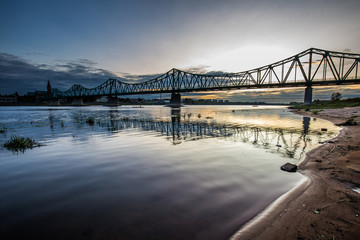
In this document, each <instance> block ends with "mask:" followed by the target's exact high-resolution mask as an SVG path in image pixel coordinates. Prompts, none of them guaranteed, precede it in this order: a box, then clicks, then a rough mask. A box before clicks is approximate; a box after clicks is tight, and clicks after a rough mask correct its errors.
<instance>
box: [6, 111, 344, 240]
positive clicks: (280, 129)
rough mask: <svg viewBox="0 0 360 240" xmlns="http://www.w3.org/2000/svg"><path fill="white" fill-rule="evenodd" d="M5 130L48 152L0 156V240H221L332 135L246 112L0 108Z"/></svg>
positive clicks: (277, 114) (281, 189) (280, 115)
mask: <svg viewBox="0 0 360 240" xmlns="http://www.w3.org/2000/svg"><path fill="white" fill-rule="evenodd" d="M88 117H93V118H94V119H95V123H94V125H91V124H88V123H86V119H87V118H88ZM321 128H327V131H321ZM0 129H2V131H1V133H0V144H1V145H3V143H4V142H5V141H6V140H8V139H9V137H10V136H12V135H19V136H27V137H33V138H34V139H35V140H37V141H39V142H40V143H42V144H44V145H45V146H42V147H40V148H35V149H32V150H27V151H25V152H24V153H22V152H11V151H8V150H6V149H4V148H2V149H1V150H0V192H1V194H0V238H1V239H11V238H12V239H15V238H16V239H32V238H37V239H227V238H229V237H230V236H231V235H232V234H234V233H235V232H236V231H237V230H238V229H239V228H240V227H241V226H242V225H243V224H244V223H246V222H247V221H248V220H250V219H251V218H252V217H254V216H255V215H256V214H257V213H258V212H259V211H260V210H262V209H264V208H265V207H266V206H267V205H268V204H269V203H270V202H272V201H273V200H275V199H276V198H277V197H279V196H280V195H282V194H283V193H285V192H286V191H288V190H289V189H291V188H292V187H293V186H295V185H296V184H297V183H298V182H299V181H300V180H301V179H302V178H303V177H302V175H300V174H299V173H287V172H283V171H280V166H281V165H282V164H284V163H286V162H292V163H298V162H299V161H301V160H302V159H303V158H304V155H305V153H306V151H308V150H309V149H311V148H313V147H315V146H317V144H318V142H319V141H324V140H326V139H330V138H332V137H334V136H335V135H336V134H337V132H338V128H337V127H335V126H334V125H333V124H331V123H330V122H327V121H324V120H321V119H315V118H303V117H300V116H297V115H294V114H292V113H290V112H288V111H287V110H286V109H285V108H283V107H243V106H186V107H183V108H181V110H180V109H171V108H167V107H162V106H145V107H143V108H134V107H132V106H120V107H116V108H109V107H102V106H92V107H0Z"/></svg>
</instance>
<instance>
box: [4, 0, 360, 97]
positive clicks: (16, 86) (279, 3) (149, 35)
mask: <svg viewBox="0 0 360 240" xmlns="http://www.w3.org/2000/svg"><path fill="white" fill-rule="evenodd" d="M359 10H360V2H358V1H350V0H345V1H341V2H339V1H333V0H330V1H325V0H319V1H308V0H305V1H285V0H272V1H265V0H259V1H246V0H245V1H235V0H225V1H215V0H207V1H206V0H195V1H186V0H185V1H162V0H151V1H145V0H134V1H131V2H130V1H95V0H89V1H84V0H78V1H68V0H64V1H45V0H35V1H25V0H11V1H10V0H3V1H0V32H1V38H0V94H10V93H13V92H15V91H18V92H19V93H21V94H23V93H26V92H28V91H35V90H45V89H46V84H47V81H48V80H50V81H51V84H52V86H53V87H55V88H59V89H61V90H66V89H68V88H70V87H71V85H73V84H75V83H76V84H81V85H83V86H86V87H95V86H97V85H99V84H101V83H102V82H104V81H105V80H106V79H108V78H110V77H113V78H117V79H119V80H122V81H127V82H140V81H144V80H148V79H151V78H153V77H155V76H157V75H159V74H162V73H164V72H166V71H168V70H170V69H171V68H179V69H182V70H188V71H191V72H194V73H207V72H211V71H216V72H240V71H244V70H249V69H252V68H256V67H260V66H263V65H266V64H270V63H272V62H275V61H278V60H281V59H284V58H286V57H290V56H292V55H295V54H297V53H299V52H301V51H303V50H306V49H308V48H310V47H317V48H322V49H328V50H334V51H346V52H353V53H360V42H359V41H358V40H359V39H360V32H359V31H358V27H359V22H360V15H359V14H358V12H359ZM335 90H336V91H340V90H341V91H343V95H344V97H347V96H348V97H354V96H359V95H360V94H359V87H357V86H340V88H339V87H338V88H334V87H324V88H319V89H315V91H314V99H317V98H320V99H321V98H322V99H326V98H329V96H330V95H331V92H333V91H335ZM187 95H188V96H194V97H198V98H207V99H211V98H214V97H216V98H218V99H229V100H232V101H242V100H246V99H249V100H250V101H257V100H258V101H267V102H280V101H282V102H284V101H285V102H289V101H292V100H294V101H298V100H300V99H302V98H303V89H283V90H281V89H280V90H257V91H246V92H243V91H241V92H240V91H229V92H212V93H189V94H187ZM292 98H297V99H292Z"/></svg>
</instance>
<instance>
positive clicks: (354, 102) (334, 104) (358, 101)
mask: <svg viewBox="0 0 360 240" xmlns="http://www.w3.org/2000/svg"><path fill="white" fill-rule="evenodd" d="M357 106H360V98H349V99H344V100H336V101H327V100H321V101H320V100H315V101H313V103H312V105H304V104H297V105H294V106H293V108H295V109H303V110H307V111H310V110H314V109H329V108H345V107H357ZM312 112H313V113H314V111H312ZM317 113H318V112H317ZM317 113H315V114H317Z"/></svg>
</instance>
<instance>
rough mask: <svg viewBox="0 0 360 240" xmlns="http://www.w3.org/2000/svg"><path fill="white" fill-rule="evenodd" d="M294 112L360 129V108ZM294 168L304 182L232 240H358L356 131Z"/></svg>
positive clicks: (345, 131) (359, 138)
mask: <svg viewBox="0 0 360 240" xmlns="http://www.w3.org/2000/svg"><path fill="white" fill-rule="evenodd" d="M293 112H294V113H296V114H299V115H302V116H311V117H316V118H322V119H325V120H328V121H331V122H333V123H334V124H342V123H344V122H345V121H346V120H348V119H349V118H350V117H353V119H354V120H355V121H356V122H358V123H360V107H353V108H343V109H326V110H323V111H320V112H318V113H317V114H316V115H315V114H314V113H311V112H306V111H296V110H294V111H293ZM298 167H299V170H298V171H299V172H300V173H302V174H303V175H305V176H307V180H305V181H304V182H303V183H302V184H300V185H299V186H297V187H296V188H294V189H293V190H291V191H290V192H288V193H287V194H285V195H284V196H282V197H280V198H279V199H278V200H277V201H276V202H275V203H274V204H272V205H271V206H270V207H269V208H268V209H266V210H265V211H264V212H262V213H260V215H259V216H258V217H257V218H255V219H254V220H253V221H251V222H249V223H248V224H247V225H245V226H244V227H243V228H242V229H240V230H239V231H238V232H237V233H236V234H235V235H234V236H233V237H232V239H299V240H300V239H349V240H350V239H360V230H359V229H360V204H359V203H360V192H359V191H360V125H356V126H344V127H342V130H341V131H340V133H339V134H338V136H337V137H335V138H334V139H332V140H331V141H327V142H325V143H323V144H322V145H321V146H319V147H318V148H316V149H313V150H312V151H310V152H308V153H307V156H306V158H305V160H304V161H303V162H302V163H301V164H300V165H299V166H298ZM356 191H357V192H356Z"/></svg>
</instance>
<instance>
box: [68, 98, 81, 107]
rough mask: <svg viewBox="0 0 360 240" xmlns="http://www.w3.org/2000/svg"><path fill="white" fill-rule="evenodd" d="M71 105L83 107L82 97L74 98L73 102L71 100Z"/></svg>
mask: <svg viewBox="0 0 360 240" xmlns="http://www.w3.org/2000/svg"><path fill="white" fill-rule="evenodd" d="M71 105H74V106H83V105H84V102H83V99H82V97H74V98H73V100H72V103H71Z"/></svg>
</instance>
